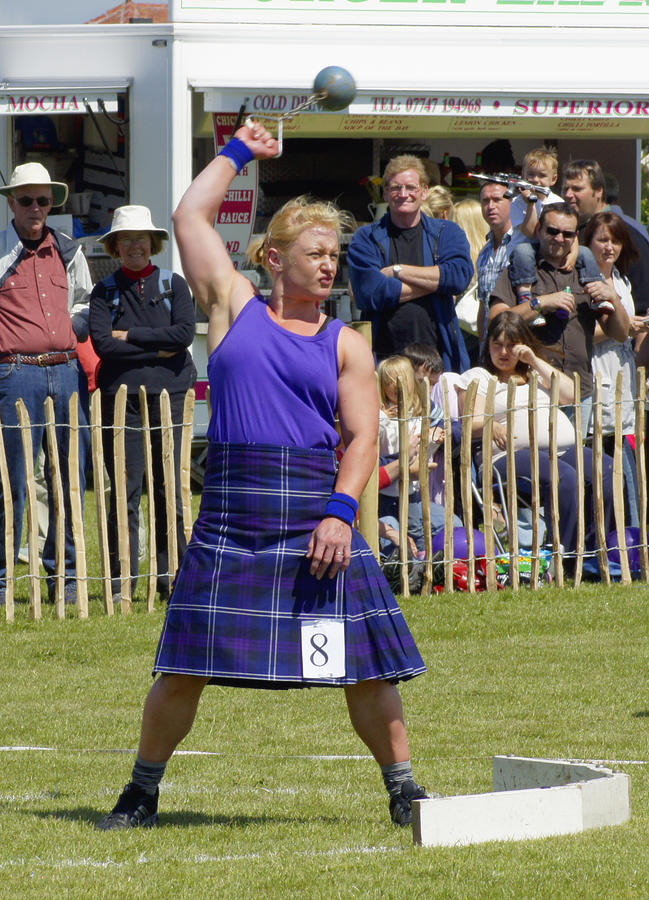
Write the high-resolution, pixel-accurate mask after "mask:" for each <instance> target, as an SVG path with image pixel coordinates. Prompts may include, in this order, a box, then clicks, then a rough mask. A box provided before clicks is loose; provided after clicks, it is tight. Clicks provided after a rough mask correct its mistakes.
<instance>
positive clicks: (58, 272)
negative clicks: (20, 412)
mask: <svg viewBox="0 0 649 900" xmlns="http://www.w3.org/2000/svg"><path fill="white" fill-rule="evenodd" d="M0 194H4V195H5V196H6V197H7V202H8V204H9V209H10V210H11V212H12V214H13V221H12V222H11V224H10V225H9V227H8V228H7V229H6V230H5V231H2V232H0V419H1V420H2V425H3V428H2V437H3V440H4V447H5V453H6V456H7V459H8V460H9V461H10V464H11V493H12V501H13V529H14V552H15V555H16V557H17V554H18V550H19V547H20V537H21V532H22V521H23V511H24V507H25V493H26V480H25V460H24V456H23V447H22V439H21V434H20V429H18V428H12V427H10V426H15V425H18V419H17V413H16V400H18V399H19V398H22V400H23V401H24V403H25V405H26V407H27V412H28V413H29V418H30V421H31V423H32V427H31V430H32V445H33V454H34V462H35V461H36V458H37V456H38V454H39V452H40V450H41V448H42V449H43V450H44V453H45V473H46V480H47V484H48V500H49V503H48V506H49V522H48V531H47V537H46V540H45V546H44V549H43V566H44V568H45V572H46V574H47V585H48V596H49V599H50V600H53V599H54V597H55V586H56V581H57V579H56V578H55V574H58V575H61V576H62V575H63V574H64V575H65V580H64V582H63V581H62V582H61V585H62V587H63V592H64V597H65V600H66V602H69V603H74V602H75V601H76V597H77V587H76V559H75V550H74V541H73V536H72V524H71V522H72V515H71V509H70V484H69V469H68V452H69V441H70V428H66V427H57V429H56V434H57V441H58V455H59V462H60V470H61V477H62V480H63V495H64V498H65V507H64V508H65V572H64V573H63V572H58V573H56V572H55V568H56V567H55V533H56V528H55V526H56V523H55V514H54V502H53V496H52V491H51V484H50V467H49V451H48V447H47V441H46V440H45V439H44V438H45V429H44V424H43V423H44V421H45V416H44V410H43V406H44V403H45V399H46V398H47V397H51V398H52V400H53V401H54V413H55V419H56V424H57V426H66V425H69V401H70V397H71V396H72V394H74V393H76V394H77V395H78V397H79V425H80V428H79V478H80V483H81V495H82V496H83V494H84V491H85V472H86V460H87V458H88V450H89V433H88V429H87V428H86V427H84V426H87V424H88V381H87V379H86V376H85V374H84V372H83V370H82V368H81V366H80V365H79V360H78V358H77V341H79V340H80V341H83V340H85V339H86V338H87V337H88V300H89V297H90V291H91V289H92V280H91V277H90V272H89V270H88V264H87V262H86V258H85V256H84V255H83V252H82V250H81V246H80V245H79V244H78V243H77V242H76V241H73V240H72V239H71V238H69V237H67V236H66V235H64V234H62V233H61V232H59V231H57V230H56V229H54V228H50V227H49V226H48V225H47V217H48V215H49V213H50V212H51V210H52V208H53V207H57V206H63V204H64V203H65V201H66V199H67V196H68V188H67V185H65V184H63V183H62V182H59V181H52V179H51V178H50V174H49V172H48V171H47V169H46V168H45V167H44V166H42V165H41V164H40V163H26V164H25V165H22V166H17V167H16V168H15V169H14V171H13V173H12V175H11V178H10V180H9V184H7V185H4V186H3V187H1V188H0ZM0 528H2V533H4V529H5V522H4V509H3V505H2V504H0ZM5 593H6V559H5V543H4V541H0V604H2V603H4V602H5Z"/></svg>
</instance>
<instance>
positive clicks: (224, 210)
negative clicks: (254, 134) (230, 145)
mask: <svg viewBox="0 0 649 900" xmlns="http://www.w3.org/2000/svg"><path fill="white" fill-rule="evenodd" d="M236 119H237V116H236V113H214V114H213V117H212V121H213V125H214V144H215V148H216V152H217V153H218V152H219V151H220V150H222V149H223V148H224V147H225V145H226V144H227V142H228V141H229V140H230V138H231V137H232V132H233V131H234V125H235V122H236ZM258 178H259V173H258V166H257V161H256V160H253V161H252V162H251V163H248V165H247V166H244V168H243V169H242V170H241V173H240V174H239V175H237V177H236V178H235V179H234V181H233V182H232V185H231V187H230V190H229V191H228V192H227V194H226V195H225V200H224V201H223V203H222V205H221V209H220V211H219V215H218V218H217V220H216V222H215V227H216V228H217V230H218V232H219V234H220V235H221V237H222V238H223V240H224V241H225V246H226V247H227V250H228V253H229V254H230V256H231V257H232V262H233V263H234V266H235V268H237V269H239V268H241V267H242V266H241V263H242V262H243V259H244V254H245V252H246V248H247V247H248V244H249V243H250V237H251V235H252V230H253V228H254V225H255V215H256V212H257V195H258Z"/></svg>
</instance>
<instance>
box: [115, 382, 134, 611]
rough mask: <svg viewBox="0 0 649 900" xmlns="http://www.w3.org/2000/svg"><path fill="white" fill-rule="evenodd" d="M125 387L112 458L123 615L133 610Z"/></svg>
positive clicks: (117, 404)
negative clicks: (127, 486) (127, 494)
mask: <svg viewBox="0 0 649 900" xmlns="http://www.w3.org/2000/svg"><path fill="white" fill-rule="evenodd" d="M127 396H128V395H127V392H126V385H125V384H121V385H120V386H119V388H118V389H117V393H116V394H115V411H114V413H113V458H114V466H115V478H114V482H115V485H114V486H115V500H116V507H117V544H118V553H119V568H120V595H121V598H122V604H121V605H122V612H123V613H124V614H125V615H126V614H127V613H130V612H132V611H133V603H132V601H131V595H132V590H131V546H130V541H129V530H128V507H127V501H126V447H125V434H126V400H127Z"/></svg>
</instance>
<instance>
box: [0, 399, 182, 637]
mask: <svg viewBox="0 0 649 900" xmlns="http://www.w3.org/2000/svg"><path fill="white" fill-rule="evenodd" d="M146 397H147V395H146V389H145V388H144V387H142V388H141V389H140V408H141V410H142V432H143V438H144V455H145V483H146V489H147V492H148V495H149V498H151V497H152V496H153V489H152V488H153V469H152V451H151V436H150V426H149V419H148V407H147V400H146ZM126 398H127V391H126V385H122V386H121V388H120V389H119V391H118V392H117V394H116V397H115V415H114V426H113V435H114V444H113V448H114V456H115V489H116V506H117V529H118V543H119V559H120V575H121V592H120V608H121V611H122V613H129V612H131V610H132V596H131V575H130V568H131V564H130V549H129V532H128V513H127V505H126V467H127V460H126V454H125V445H124V444H125V442H124V436H125V417H126ZM194 401H195V395H194V390H193V389H192V390H190V391H188V392H187V394H186V397H185V405H184V412H183V425H182V447H181V472H180V484H181V495H182V498H181V499H182V508H183V528H184V531H185V536H186V538H187V540H189V536H190V534H191V528H192V510H191V490H190V473H191V443H192V433H193V419H194ZM16 408H17V411H18V421H19V425H20V429H21V436H22V443H23V450H24V455H25V467H26V482H27V504H26V519H27V546H28V551H29V564H28V566H29V573H28V575H27V576H23V577H27V578H28V580H29V608H30V615H31V617H32V618H34V619H40V618H41V615H42V609H41V581H42V578H41V575H40V571H39V566H40V561H39V549H38V519H37V500H36V482H35V477H34V465H33V450H32V432H31V422H30V420H29V415H28V413H27V409H26V407H25V404H24V403H23V401H22V400H18V401H17V403H16ZM44 415H45V419H44V421H45V431H46V439H47V445H48V451H49V456H50V468H51V475H52V494H53V498H54V507H55V512H56V550H55V556H56V574H55V585H56V588H55V612H56V616H57V617H58V618H61V619H62V618H64V617H65V598H64V586H65V510H64V497H63V491H64V487H63V482H62V479H61V470H60V465H59V457H58V449H57V442H56V432H55V428H56V426H55V422H54V405H53V403H52V400H51V398H47V400H46V401H45V409H44ZM160 416H161V423H162V425H161V429H162V448H163V451H162V455H163V471H164V482H165V495H166V509H167V523H168V526H167V544H168V553H169V570H170V572H171V573H172V574H173V573H174V572H175V571H176V568H177V566H178V551H177V534H176V479H175V473H174V436H173V427H174V426H173V424H172V421H171V406H170V403H169V394H168V393H167V391H163V392H162V394H161V395H160ZM0 427H1V426H0ZM58 427H60V426H58ZM89 428H90V435H91V452H92V467H93V472H94V488H95V490H94V494H95V503H96V511H97V541H98V548H99V561H100V574H99V575H89V573H88V565H87V553H86V547H87V541H88V539H89V537H90V536H89V535H86V532H85V528H84V521H83V502H82V501H83V498H82V496H81V486H80V480H79V409H78V396H77V394H73V396H72V397H71V398H70V451H69V453H70V458H69V466H68V468H69V484H68V486H67V489H68V490H69V492H70V506H71V517H72V532H73V537H74V545H75V552H76V576H77V603H76V611H77V615H78V616H79V618H81V619H85V618H87V617H88V582H89V580H90V579H91V578H94V579H97V578H100V579H101V583H102V593H103V601H104V610H105V612H106V614H107V615H112V614H113V612H114V604H113V593H112V585H111V573H110V564H109V556H108V525H107V504H106V492H105V490H104V447H103V441H102V421H101V393H100V391H95V393H94V394H93V395H92V397H91V400H90V424H89ZM12 463H13V461H12ZM0 481H1V484H2V498H3V504H4V517H5V523H6V527H5V535H4V539H5V556H6V560H7V578H6V595H5V616H6V619H7V621H10V622H11V621H13V620H14V613H15V604H14V597H15V587H16V572H15V566H14V550H13V547H14V533H13V503H12V499H11V487H10V484H11V473H10V471H9V467H8V464H7V459H6V456H5V451H4V443H3V442H2V441H0ZM148 510H149V512H148V523H147V532H148V548H147V554H148V569H147V571H148V575H147V608H148V609H149V610H152V609H153V606H154V599H155V594H156V581H157V575H158V573H157V572H156V537H155V510H154V504H153V502H149V504H148ZM92 539H93V540H94V539H95V536H94V535H92ZM160 574H164V573H160Z"/></svg>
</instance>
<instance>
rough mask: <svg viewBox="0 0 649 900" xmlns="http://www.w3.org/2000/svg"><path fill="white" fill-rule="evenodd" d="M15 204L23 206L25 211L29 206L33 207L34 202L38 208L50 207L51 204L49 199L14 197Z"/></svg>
mask: <svg viewBox="0 0 649 900" xmlns="http://www.w3.org/2000/svg"><path fill="white" fill-rule="evenodd" d="M14 199H15V200H16V203H20V205H21V206H24V207H25V209H27V208H28V207H29V206H33V204H34V203H35V202H36V203H38V205H39V206H50V205H51V203H52V198H51V197H27V196H24V197H15V198H14Z"/></svg>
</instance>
